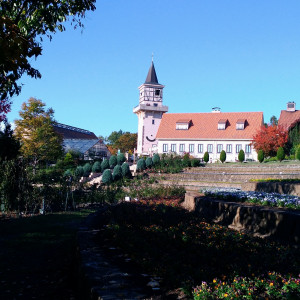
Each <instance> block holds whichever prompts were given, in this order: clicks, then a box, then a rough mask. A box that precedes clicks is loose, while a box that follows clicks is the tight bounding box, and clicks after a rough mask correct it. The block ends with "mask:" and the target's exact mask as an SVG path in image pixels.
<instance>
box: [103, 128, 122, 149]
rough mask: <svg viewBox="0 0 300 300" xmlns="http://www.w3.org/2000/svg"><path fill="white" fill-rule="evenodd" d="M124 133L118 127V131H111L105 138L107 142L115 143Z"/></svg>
mask: <svg viewBox="0 0 300 300" xmlns="http://www.w3.org/2000/svg"><path fill="white" fill-rule="evenodd" d="M123 134H124V132H123V131H122V130H121V129H120V130H119V131H113V132H112V133H111V134H110V135H109V136H108V138H107V142H108V143H109V144H110V145H115V143H116V142H117V140H118V139H119V138H120V137H121V136H122V135H123Z"/></svg>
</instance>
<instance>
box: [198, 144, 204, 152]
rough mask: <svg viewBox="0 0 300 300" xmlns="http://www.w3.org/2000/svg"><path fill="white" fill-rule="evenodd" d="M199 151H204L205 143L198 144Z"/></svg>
mask: <svg viewBox="0 0 300 300" xmlns="http://www.w3.org/2000/svg"><path fill="white" fill-rule="evenodd" d="M198 153H203V144H198Z"/></svg>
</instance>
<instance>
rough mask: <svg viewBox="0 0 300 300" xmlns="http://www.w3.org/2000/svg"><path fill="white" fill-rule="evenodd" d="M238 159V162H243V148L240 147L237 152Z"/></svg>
mask: <svg viewBox="0 0 300 300" xmlns="http://www.w3.org/2000/svg"><path fill="white" fill-rule="evenodd" d="M238 160H239V162H243V161H244V160H245V152H244V150H243V149H241V150H240V152H239V155H238Z"/></svg>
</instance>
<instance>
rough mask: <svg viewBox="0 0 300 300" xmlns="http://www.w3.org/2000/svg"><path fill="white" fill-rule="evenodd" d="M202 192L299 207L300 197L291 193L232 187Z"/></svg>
mask: <svg viewBox="0 0 300 300" xmlns="http://www.w3.org/2000/svg"><path fill="white" fill-rule="evenodd" d="M202 192H203V193H204V194H205V195H206V196H210V197H212V198H217V199H219V200H226V201H232V202H246V203H253V204H258V205H266V206H271V207H286V208H291V209H300V198H299V197H296V196H291V195H282V194H278V193H264V192H244V191H241V190H238V189H233V188H231V189H225V188H209V189H203V190H202Z"/></svg>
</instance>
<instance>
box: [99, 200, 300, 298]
mask: <svg viewBox="0 0 300 300" xmlns="http://www.w3.org/2000/svg"><path fill="white" fill-rule="evenodd" d="M107 216H109V221H108V222H107V223H106V224H105V225H104V226H103V227H102V228H101V229H102V230H100V231H99V235H98V243H99V245H103V243H104V244H105V246H106V247H107V248H109V247H115V248H117V249H120V251H122V253H123V255H124V258H126V259H127V260H128V259H129V260H131V261H133V262H134V264H135V265H136V266H137V267H138V268H139V269H140V273H146V274H151V276H153V277H156V278H158V279H157V281H158V282H159V289H160V291H161V293H162V295H167V294H168V293H169V291H170V290H173V291H174V290H177V291H178V289H179V288H181V290H183V291H184V292H185V293H186V294H187V295H188V296H191V297H194V298H195V299H207V298H206V296H205V295H207V293H208V292H209V291H214V293H219V294H212V295H211V296H212V298H214V299H217V297H219V298H220V299H222V298H226V297H229V296H230V297H233V296H232V295H233V294H234V293H235V294H238V295H244V294H242V293H244V290H245V289H244V288H243V289H242V288H238V284H240V285H242V284H244V285H246V286H247V288H249V289H250V290H251V291H250V290H249V291H248V295H246V296H247V297H248V298H249V297H250V295H249V293H251V298H250V299H255V297H266V296H268V297H269V296H270V295H271V294H270V291H271V292H272V293H273V294H274V295H275V293H277V294H278V295H281V293H283V294H282V295H281V296H279V298H280V297H281V298H282V299H286V298H285V296H286V295H287V294H289V293H290V294H291V295H293V296H295V297H300V287H299V280H298V281H297V280H296V279H295V278H297V277H298V275H299V269H300V255H299V254H300V253H299V251H300V250H299V249H296V248H292V247H289V246H287V245H282V244H279V243H276V242H273V241H268V242H267V243H266V241H265V240H261V239H259V238H254V237H250V236H248V235H246V234H243V233H240V232H236V231H233V230H230V229H228V228H226V227H224V226H220V225H216V224H209V223H206V222H203V221H202V220H201V219H200V218H198V217H197V216H196V215H194V214H191V213H188V212H187V211H185V210H183V209H181V208H180V207H179V200H166V199H164V200H159V201H157V200H144V201H139V202H136V203H122V204H120V205H117V206H114V207H110V208H109V212H106V217H107ZM124 271H126V272H129V271H128V270H124ZM269 274H271V275H269ZM272 274H273V275H274V276H275V277H276V276H277V277H276V278H278V280H277V279H276V281H275V279H274V278H273V277H272V276H273V275H272ZM217 278H221V280H222V281H221V282H220V280H219V279H217ZM261 280H264V282H265V284H264V285H259V286H257V285H258V284H259V282H261ZM280 280H281V284H280ZM204 281H205V282H209V283H204ZM242 281H243V282H242ZM286 282H288V284H285V283H286ZM261 283H263V282H261ZM271 283H272V285H271ZM283 283H284V284H283ZM193 287H195V288H194V289H193ZM157 288H158V287H157V286H156V289H157ZM239 290H241V291H240V292H239ZM239 293H240V294H239ZM273 294H272V295H273Z"/></svg>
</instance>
